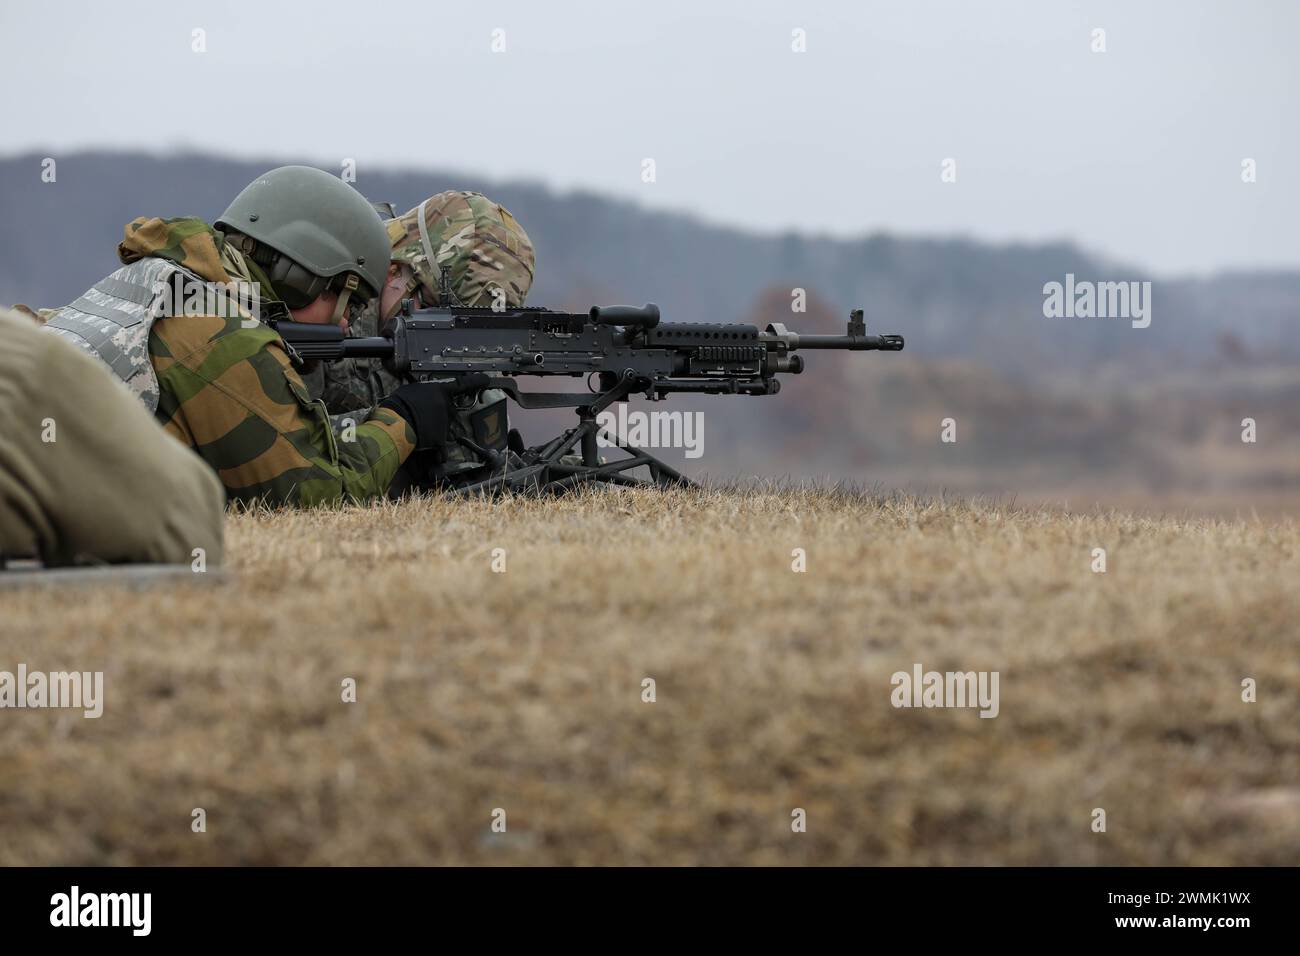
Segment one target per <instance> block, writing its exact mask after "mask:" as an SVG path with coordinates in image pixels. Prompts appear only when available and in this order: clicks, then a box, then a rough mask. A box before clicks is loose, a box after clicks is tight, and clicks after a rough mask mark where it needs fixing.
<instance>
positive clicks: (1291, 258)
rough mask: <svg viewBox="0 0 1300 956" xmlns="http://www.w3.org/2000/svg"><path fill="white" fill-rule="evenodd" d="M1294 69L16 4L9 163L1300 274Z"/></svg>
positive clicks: (504, 6) (209, 6)
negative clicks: (510, 190) (42, 159)
mask: <svg viewBox="0 0 1300 956" xmlns="http://www.w3.org/2000/svg"><path fill="white" fill-rule="evenodd" d="M1098 28H1100V29H1103V30H1104V31H1105V45H1106V51H1105V52H1104V53H1094V52H1093V51H1092V46H1093V44H1094V42H1095V41H1094V34H1093V31H1094V30H1095V29H1098ZM196 29H202V30H203V31H205V36H204V40H205V42H206V52H202V53H199V52H195V51H194V50H193V46H194V44H195V40H194V33H193V31H194V30H196ZM796 29H801V30H803V31H806V52H804V53H795V52H793V51H792V43H793V42H794V41H793V34H792V31H794V30H796ZM496 30H500V31H503V33H500V34H496V36H495V39H496V42H497V43H498V45H499V44H500V42H501V40H502V39H503V40H504V45H505V49H504V51H503V52H493V43H494V31H496ZM1298 60H1300V3H1297V2H1287V0H1279V2H1265V0H1235V2H1227V0H1220V2H1195V0H1191V2H1146V0H1127V2H1119V3H1103V2H1079V3H1070V2H1053V0H1026V2H986V3H980V2H974V0H971V2H902V0H899V2H891V3H864V2H850V0H840V2H834V3H832V2H813V0H803V2H734V3H729V2H718V3H707V2H705V0H694V2H691V0H687V2H677V0H655V2H635V3H629V2H613V0H605V2H590V3H587V2H577V0H548V2H517V3H516V2H488V0H476V2H473V3H466V2H463V0H462V2H455V3H445V2H417V0H403V2H395V0H366V2H359V3H358V2H346V0H315V2H311V3H304V4H301V5H299V6H297V12H295V10H294V8H292V7H291V6H289V5H286V4H280V3H272V2H265V0H263V2H248V0H230V2H211V0H205V2H201V3H200V2H186V0H172V2H153V3H143V2H131V0H122V2H118V3H103V2H90V0H74V2H67V0H64V2H60V0H40V2H31V0H3V2H2V3H0V62H2V63H3V64H4V67H3V70H4V72H5V77H4V81H3V86H2V87H0V151H3V153H4V154H6V155H12V154H14V153H19V152H27V151H29V150H33V149H37V150H41V151H43V152H48V154H49V155H53V156H55V157H56V158H57V156H58V154H59V152H60V151H65V152H66V151H69V150H73V149H77V148H82V147H116V148H123V149H125V148H141V147H146V148H149V149H151V150H154V151H162V152H165V151H168V150H172V149H176V148H186V149H200V150H208V151H213V152H220V153H226V154H232V155H238V156H245V157H270V158H274V159H277V160H283V161H296V162H304V161H305V162H311V163H314V164H315V165H320V166H324V167H328V168H335V169H337V168H338V166H339V163H340V162H341V160H342V159H343V158H345V157H350V158H354V159H355V160H356V162H357V169H358V181H357V185H358V187H359V188H360V189H361V190H362V191H363V192H364V191H365V176H366V171H367V169H374V168H379V167H407V168H410V167H414V168H436V169H451V170H472V171H474V172H475V173H479V174H483V175H487V176H493V177H502V178H512V179H518V178H523V179H531V180H538V181H542V182H545V183H547V184H550V185H553V186H557V187H561V188H566V189H567V188H572V187H584V188H588V189H591V190H595V191H597V192H601V193H605V194H610V195H615V196H620V197H624V198H630V199H633V200H636V201H638V202H641V203H643V204H644V205H647V206H651V207H655V208H666V209H675V210H689V211H692V212H694V213H696V214H698V215H700V216H702V217H703V218H705V219H708V220H710V221H713V222H719V223H726V224H732V225H737V226H742V227H747V228H751V229H757V230H764V231H773V230H784V229H787V228H794V229H798V230H800V231H803V232H807V233H830V234H834V235H840V236H853V235H861V234H863V233H866V232H870V231H874V230H879V229H887V230H893V231H897V232H901V233H906V234H913V235H915V234H927V235H949V234H954V233H956V234H964V235H970V236H975V237H980V238H987V239H995V240H1041V239H1061V238H1067V239H1073V240H1076V241H1078V242H1080V243H1082V244H1083V245H1084V246H1085V247H1087V248H1088V249H1090V250H1092V251H1095V252H1099V253H1103V254H1105V255H1108V256H1111V257H1113V258H1117V259H1122V260H1125V261H1129V262H1132V263H1134V264H1136V265H1139V266H1141V267H1144V268H1148V269H1152V270H1155V271H1156V272H1160V273H1187V272H1204V271H1211V270H1216V269H1222V268H1228V267H1244V268H1251V267H1262V266H1287V267H1300V228H1297V226H1296V220H1297V218H1298V214H1300V185H1297V173H1300V164H1298V163H1297V159H1298V158H1300V83H1298V81H1300V66H1297V61H1298ZM646 158H651V159H653V160H654V161H655V174H656V181H655V182H653V183H646V182H643V181H642V178H643V174H642V170H643V160H644V159H646ZM947 158H952V159H954V160H955V161H956V182H955V183H944V182H942V181H941V175H940V174H941V164H942V162H943V160H945V159H947ZM1246 158H1250V159H1253V160H1255V162H1256V164H1257V167H1256V168H1257V179H1258V181H1257V182H1255V183H1252V184H1246V183H1243V182H1242V161H1243V159H1246ZM455 185H456V183H454V182H449V183H445V184H438V188H450V187H454V186H455Z"/></svg>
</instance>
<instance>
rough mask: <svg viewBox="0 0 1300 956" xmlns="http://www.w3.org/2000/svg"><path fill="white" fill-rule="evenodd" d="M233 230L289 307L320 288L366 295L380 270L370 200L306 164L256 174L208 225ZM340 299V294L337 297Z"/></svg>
mask: <svg viewBox="0 0 1300 956" xmlns="http://www.w3.org/2000/svg"><path fill="white" fill-rule="evenodd" d="M213 225H215V226H216V228H218V229H220V230H222V231H223V232H227V233H239V234H241V235H244V236H247V237H248V238H249V239H251V240H254V241H255V242H256V243H257V244H258V246H260V248H256V247H247V248H245V250H244V251H246V252H248V251H251V252H252V255H253V258H254V259H255V260H256V261H257V262H258V264H259V265H261V266H262V267H263V268H265V269H266V271H267V275H268V276H269V277H270V279H271V282H272V284H273V285H274V286H275V291H276V292H277V293H279V294H280V295H281V297H282V298H283V299H284V300H285V301H286V302H287V303H288V304H289V305H290V307H292V308H298V307H299V306H300V305H306V304H307V303H308V302H310V301H311V300H312V299H314V298H316V296H318V295H320V294H321V293H322V292H324V291H326V290H327V289H331V288H332V289H334V290H335V291H342V290H343V289H345V288H347V289H349V290H350V288H351V287H355V286H356V284H357V283H356V282H355V281H352V280H349V279H348V276H349V275H355V276H356V277H357V279H358V280H360V282H362V283H364V284H365V285H366V286H367V288H366V289H365V290H363V291H361V297H362V298H373V297H374V296H376V295H378V294H379V290H380V289H382V288H383V287H384V282H385V280H386V278H387V275H388V252H389V243H388V233H387V231H386V230H385V229H384V224H383V222H381V221H380V219H379V216H378V215H377V214H376V213H375V210H374V209H372V208H371V206H370V203H369V202H368V201H367V200H366V198H365V197H364V196H362V195H361V194H360V193H359V192H357V191H356V190H355V189H353V188H352V187H351V186H348V185H347V184H346V183H344V182H343V181H342V180H341V179H338V178H337V177H335V176H331V175H330V174H329V173H327V172H325V171H324V170H320V169H313V168H312V167H310V166H281V167H279V168H278V169H273V170H271V171H270V172H268V173H264V174H263V175H261V176H258V177H257V178H256V179H255V180H253V181H252V182H251V183H249V184H248V185H247V186H246V187H245V188H244V191H243V192H241V193H240V194H239V195H238V196H236V197H235V200H234V202H232V203H231V204H230V205H229V207H227V209H226V211H225V212H223V213H222V214H221V216H220V217H219V218H218V219H217V221H216V222H215V223H214V224H213ZM343 298H346V296H343Z"/></svg>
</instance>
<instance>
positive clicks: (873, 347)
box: [790, 334, 903, 352]
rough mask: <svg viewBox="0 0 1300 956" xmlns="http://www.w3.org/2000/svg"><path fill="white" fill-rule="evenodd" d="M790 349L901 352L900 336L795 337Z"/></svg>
mask: <svg viewBox="0 0 1300 956" xmlns="http://www.w3.org/2000/svg"><path fill="white" fill-rule="evenodd" d="M790 348H792V349H848V350H849V351H851V352H901V351H903V337H902V336H901V335H892V334H886V335H796V336H794V342H793V343H791V345H790Z"/></svg>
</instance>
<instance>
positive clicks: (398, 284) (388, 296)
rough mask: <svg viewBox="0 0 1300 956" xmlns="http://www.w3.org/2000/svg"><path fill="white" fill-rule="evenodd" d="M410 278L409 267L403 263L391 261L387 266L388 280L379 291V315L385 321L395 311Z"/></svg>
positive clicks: (400, 302)
mask: <svg viewBox="0 0 1300 956" xmlns="http://www.w3.org/2000/svg"><path fill="white" fill-rule="evenodd" d="M410 278H411V267H410V266H408V265H406V264H405V263H398V262H393V263H390V264H389V266H388V281H387V282H385V283H384V288H383V291H382V292H380V293H379V315H380V318H381V319H382V320H383V321H385V322H387V321H388V320H389V319H391V318H392V317H393V316H394V315H395V314H396V313H397V307H398V306H399V305H401V304H402V296H403V295H404V294H405V292H406V284H407V282H409V281H410Z"/></svg>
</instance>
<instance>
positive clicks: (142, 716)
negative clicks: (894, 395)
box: [0, 487, 1300, 865]
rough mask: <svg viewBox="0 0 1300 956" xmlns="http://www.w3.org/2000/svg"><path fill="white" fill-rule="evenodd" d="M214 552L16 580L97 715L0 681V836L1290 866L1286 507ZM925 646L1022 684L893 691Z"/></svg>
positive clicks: (474, 508) (656, 517)
mask: <svg viewBox="0 0 1300 956" xmlns="http://www.w3.org/2000/svg"><path fill="white" fill-rule="evenodd" d="M1095 547H1104V548H1106V550H1107V561H1108V567H1107V571H1106V573H1104V574H1097V573H1093V571H1092V570H1091V568H1090V565H1091V563H1092V549H1093V548H1095ZM496 548H503V549H505V562H506V570H505V571H504V573H497V572H494V571H493V569H492V563H493V549H496ZM796 548H802V549H805V551H806V555H807V570H806V571H805V572H803V573H796V572H794V571H792V570H791V562H792V551H793V549H796ZM228 549H229V575H228V577H227V580H226V581H225V582H224V583H206V584H202V583H197V582H196V583H192V584H191V583H188V582H186V583H183V584H168V585H165V586H161V587H153V588H147V589H139V590H130V589H126V588H123V587H121V586H116V585H115V586H107V587H103V586H91V587H77V588H58V589H47V588H35V589H23V590H18V591H15V590H12V589H10V590H4V591H0V670H11V671H12V670H14V669H15V668H16V666H17V664H18V663H19V662H25V663H26V664H27V665H28V667H29V668H32V669H40V670H63V669H76V670H102V671H104V672H105V709H104V715H103V716H102V717H101V718H100V719H98V720H87V719H83V718H82V717H81V716H80V714H79V712H77V713H76V715H74V714H73V712H69V711H55V710H22V711H16V710H5V711H0V863H3V864H146V863H148V864H185V863H215V864H636V863H641V864H646V863H649V864H1066V863H1081V864H1247V863H1258V864H1288V865H1293V864H1295V863H1297V862H1300V653H1298V649H1300V640H1297V632H1298V629H1300V623H1298V622H1300V526H1297V524H1296V523H1295V522H1294V521H1285V520H1284V521H1280V522H1273V521H1270V522H1261V521H1245V520H1243V521H1228V520H1209V519H1191V518H1187V519H1182V518H1171V517H1164V518H1161V517H1133V516H1127V515H1122V514H1084V515H1071V514H1067V513H1064V512H1061V511H1056V510H1048V509H1039V508H1018V507H1013V506H1009V505H1003V504H996V503H993V504H989V503H983V504H981V503H968V502H957V501H944V500H942V499H937V500H914V499H908V498H903V497H894V496H888V495H886V496H877V495H872V494H865V493H856V492H844V491H831V490H815V489H812V490H810V489H803V490H800V489H785V490H781V489H777V488H765V487H750V488H741V489H730V490H728V489H717V490H713V491H707V492H691V491H683V492H675V493H671V494H663V493H651V492H640V491H637V492H621V493H619V492H616V493H608V494H590V495H581V496H574V497H571V498H567V499H562V500H556V501H536V500H527V499H506V500H501V501H496V502H490V501H457V500H451V499H442V498H428V499H423V500H417V501H411V502H406V503H404V504H401V505H385V506H381V507H375V508H371V509H362V508H348V509H343V510H340V511H333V512H330V511H321V512H314V513H285V512H280V513H264V514H244V515H236V516H232V517H231V518H230V520H229V534H228ZM917 662H919V663H921V664H922V665H923V666H924V667H925V669H927V670H929V669H934V670H941V671H945V670H963V671H964V670H994V671H997V672H999V675H1000V713H999V714H998V716H997V717H996V718H994V719H981V718H980V717H979V716H978V715H977V713H976V712H975V711H973V710H959V709H895V708H894V707H893V706H891V703H890V693H891V685H890V675H891V674H892V673H893V672H895V671H898V670H905V671H910V670H911V668H912V665H913V664H914V663H917ZM1246 677H1251V678H1254V679H1255V680H1256V681H1257V684H1258V701H1257V702H1256V703H1244V702H1243V701H1242V699H1241V694H1242V688H1241V682H1242V680H1243V678H1246ZM345 678H353V679H355V681H356V686H357V700H356V702H355V703H345V702H344V701H343V700H342V699H341V698H342V692H341V685H342V682H343V680H344V679H345ZM645 678H653V679H654V681H655V691H656V695H655V696H656V699H655V701H654V702H653V703H648V702H644V701H643V700H642V681H643V679H645ZM196 807H202V808H204V809H205V810H206V813H207V832H205V833H194V832H192V831H191V825H190V824H191V811H192V810H193V809H194V808H196ZM796 807H798V808H803V809H804V810H805V811H806V814H807V831H806V832H803V833H795V832H792V829H791V812H792V810H793V809H794V808H796ZM1097 807H1100V808H1104V809H1105V811H1106V815H1107V828H1106V832H1105V833H1095V832H1093V831H1092V829H1091V824H1092V820H1093V815H1092V811H1093V809H1094V808H1097ZM496 808H501V809H503V810H504V811H505V813H506V824H507V829H506V832H504V833H496V832H493V831H492V829H491V822H492V818H493V811H494V809H496Z"/></svg>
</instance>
